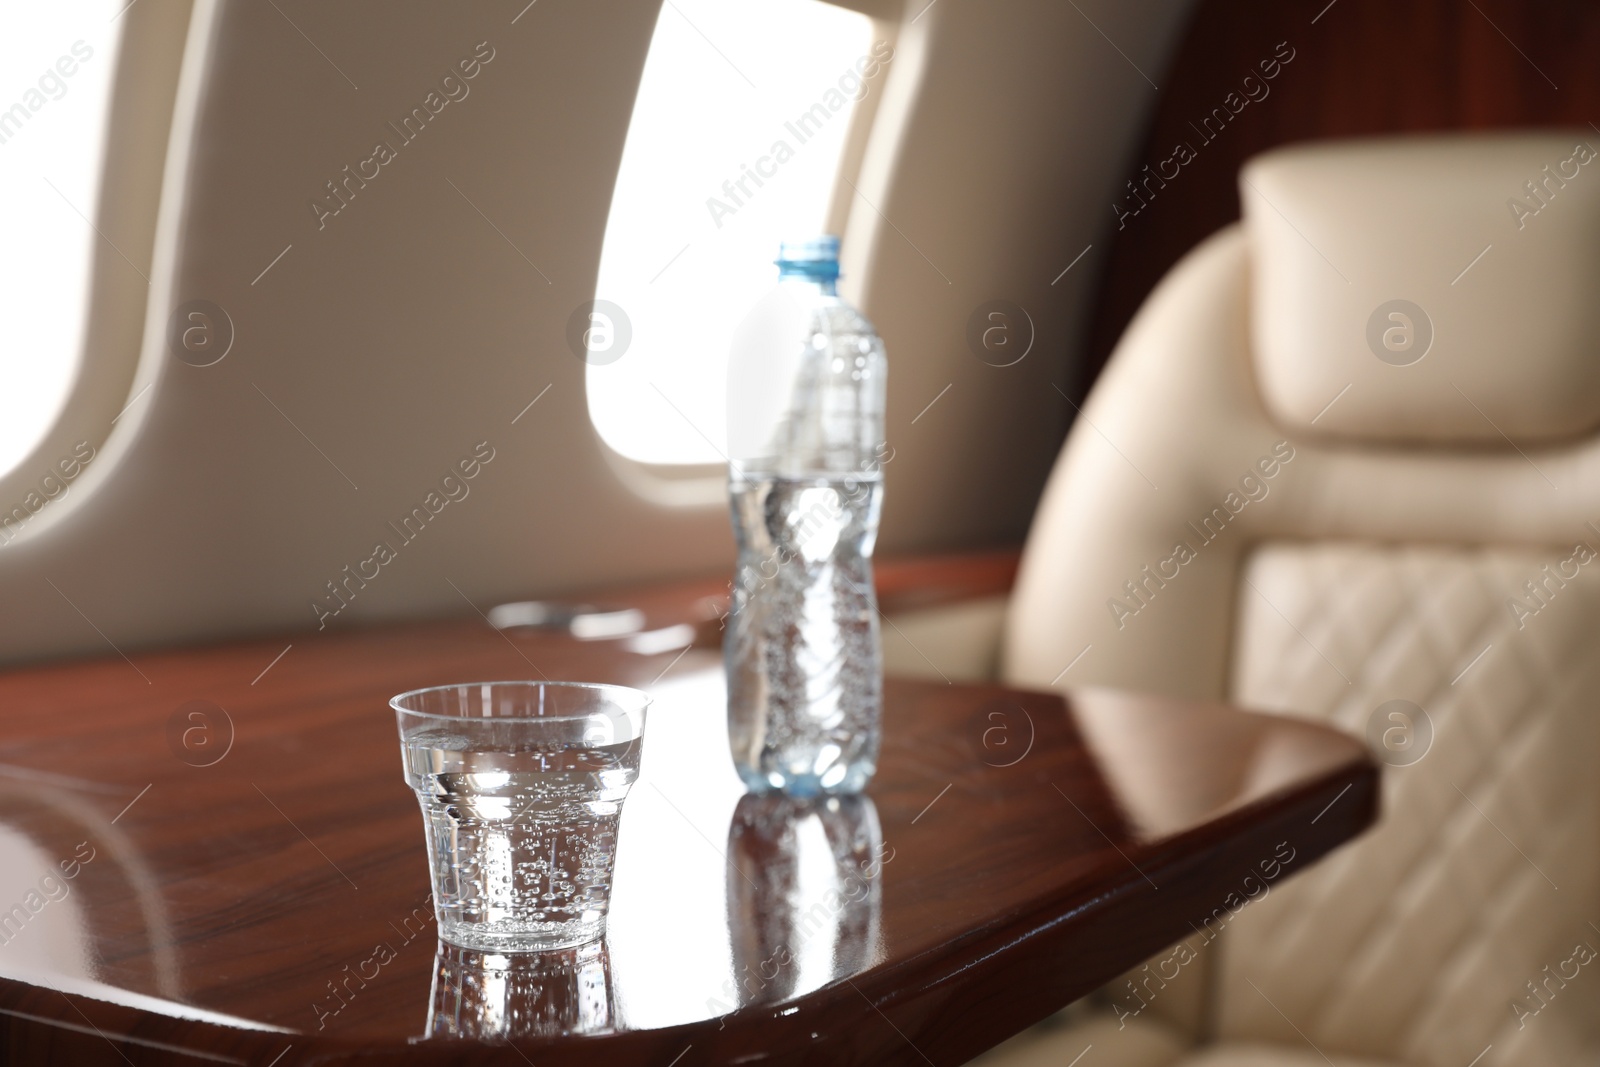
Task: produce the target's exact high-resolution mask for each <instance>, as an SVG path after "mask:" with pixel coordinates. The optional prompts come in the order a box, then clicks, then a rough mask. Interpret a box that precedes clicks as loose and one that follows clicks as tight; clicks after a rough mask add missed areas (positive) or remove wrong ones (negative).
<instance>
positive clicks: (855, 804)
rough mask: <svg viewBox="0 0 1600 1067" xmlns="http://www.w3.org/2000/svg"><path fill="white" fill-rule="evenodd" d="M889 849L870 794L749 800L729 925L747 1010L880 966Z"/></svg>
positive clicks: (738, 833) (737, 984) (740, 825)
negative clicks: (885, 877) (885, 865)
mask: <svg viewBox="0 0 1600 1067" xmlns="http://www.w3.org/2000/svg"><path fill="white" fill-rule="evenodd" d="M893 858H894V854H893V850H892V849H888V848H885V847H884V844H883V831H882V829H881V828H880V827H879V825H878V810H877V808H876V807H874V806H873V803H872V799H871V798H870V797H867V796H864V795H859V794H858V795H852V796H830V797H814V798H808V799H797V798H793V797H788V796H784V795H782V794H779V793H771V794H765V795H750V796H746V797H744V798H743V799H742V800H740V801H739V806H738V807H737V808H736V809H735V811H734V815H733V820H732V823H731V824H730V825H729V828H728V861H729V862H728V923H729V927H730V930H729V936H730V938H731V940H732V945H733V967H734V975H733V983H732V984H733V986H734V991H735V992H736V993H737V996H738V1004H739V1006H740V1007H744V1006H745V1005H747V1004H754V1003H767V1004H773V1003H778V1002H781V1001H784V1000H789V999H792V998H794V997H797V996H800V995H801V994H803V993H807V992H809V991H811V990H813V989H817V988H820V987H821V986H823V985H826V984H827V983H829V982H832V981H836V980H837V979H838V978H840V977H848V976H850V975H852V974H855V973H856V972H858V971H860V970H862V969H864V968H866V967H869V966H871V965H872V964H873V963H874V962H876V960H877V959H878V958H879V956H880V955H881V952H882V945H881V938H880V936H879V921H880V916H881V912H882V901H883V879H882V872H883V865H884V864H885V863H887V862H889V861H890V860H891V859H893Z"/></svg>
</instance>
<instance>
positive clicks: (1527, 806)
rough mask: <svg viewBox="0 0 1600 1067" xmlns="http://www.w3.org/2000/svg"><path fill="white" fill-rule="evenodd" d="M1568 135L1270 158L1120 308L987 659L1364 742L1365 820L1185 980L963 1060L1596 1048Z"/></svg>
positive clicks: (1010, 1064) (1366, 1061)
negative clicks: (1327, 727)
mask: <svg viewBox="0 0 1600 1067" xmlns="http://www.w3.org/2000/svg"><path fill="white" fill-rule="evenodd" d="M1593 145H1600V137H1596V136H1595V135H1594V134H1593V133H1592V131H1582V132H1576V133H1573V134H1570V135H1567V134H1548V133H1540V134H1525V135H1524V134H1518V135H1494V136H1482V135H1480V136H1451V137H1429V138H1412V139H1404V140H1381V141H1362V142H1319V143H1316V144H1312V145H1305V146H1296V147H1291V148H1287V149H1281V150H1277V151H1274V152H1271V153H1268V154H1266V155H1264V156H1261V157H1258V158H1256V159H1254V160H1253V161H1251V162H1250V163H1249V164H1248V165H1247V166H1246V167H1245V169H1244V170H1243V172H1242V174H1241V177H1240V195H1241V200H1242V202H1243V205H1244V217H1243V220H1242V222H1241V223H1240V224H1237V225H1235V226H1232V227H1229V228H1227V229H1225V230H1223V231H1222V232H1220V233H1218V234H1216V235H1215V236H1213V237H1212V238H1210V239H1209V240H1208V241H1206V242H1205V243H1204V244H1202V245H1201V246H1200V247H1198V248H1196V249H1195V250H1194V251H1193V252H1191V253H1190V254H1189V256H1188V257H1187V258H1186V259H1184V260H1183V261H1182V262H1181V263H1180V264H1179V265H1178V266H1177V267H1175V268H1174V269H1173V271H1172V272H1171V273H1170V274H1169V275H1168V277H1167V278H1166V279H1165V280H1164V281H1163V282H1162V283H1161V285H1160V286H1159V287H1158V288H1157V289H1156V291H1155V292H1154V293H1152V294H1151V296H1150V298H1149V299H1148V301H1147V302H1146V304H1145V306H1144V308H1143V309H1142V310H1141V311H1140V313H1139V315H1138V316H1137V318H1136V319H1135V320H1134V322H1133V323H1132V325H1131V326H1130V327H1129V329H1128V331H1127V333H1126V335H1125V336H1124V338H1123V339H1122V342H1121V343H1120V345H1119V347H1118V349H1117V351H1116V353H1115V355H1114V356H1113V358H1112V360H1111V362H1110V364H1109V365H1108V366H1107V369H1106V371H1105V374H1104V376H1103V377H1102V379H1101V380H1100V382H1099V383H1098V385H1097V386H1096V388H1095V389H1094V391H1093V393H1092V394H1091V396H1090V397H1089V399H1088V400H1087V402H1086V403H1085V404H1084V408H1083V414H1082V417H1081V418H1079V419H1078V421H1077V423H1076V425H1075V426H1074V428H1073V430H1072V433H1071V434H1070V436H1069V438H1068V441H1067V443H1066V445H1065V447H1064V449H1063V452H1062V455H1061V457H1060V459H1059V461H1058V462H1057V465H1056V468H1055V470H1054V473H1053V474H1052V476H1051V480H1050V482H1049V485H1048V487H1047V489H1046V491H1045V494H1044V497H1043V500H1042V503H1041V506H1040V509H1039V512H1038V515H1037V517H1036V519H1035V523H1034V528H1033V530H1032V532H1031V534H1030V537H1029V541H1028V545H1027V548H1026V551H1025V554H1024V558H1023V565H1022V571H1021V574H1020V576H1019V580H1018V585H1017V589H1016V592H1015V595H1014V597H1013V599H1012V603H1011V606H1010V609H1009V616H1008V619H1007V623H1006V639H1005V645H1004V653H1003V655H1004V658H1003V668H1002V669H1003V674H1004V677H1005V679H1006V680H1007V681H1008V682H1010V683H1013V684H1019V685H1026V686H1034V687H1045V686H1050V685H1052V684H1054V685H1058V686H1061V687H1064V688H1065V687H1070V686H1074V685H1088V684H1095V685H1114V686H1120V687H1124V688H1132V689H1142V690H1151V691H1158V692H1166V693H1172V694H1176V695H1181V696H1188V697H1198V698H1225V699H1230V700H1233V701H1235V702H1237V703H1240V704H1244V705H1248V706H1252V707H1257V708H1263V709H1268V710H1272V711H1276V712H1280V713H1282V714H1286V715H1297V716H1304V717H1308V718H1313V719H1317V720H1320V721H1323V722H1327V723H1330V724H1333V725H1335V726H1337V727H1340V728H1343V729H1345V730H1348V731H1350V732H1351V733H1353V734H1356V735H1358V736H1363V737H1366V738H1367V739H1368V741H1369V743H1371V744H1372V745H1373V746H1374V751H1375V753H1376V754H1377V755H1378V756H1379V757H1380V759H1382V760H1383V762H1384V764H1385V766H1384V811H1383V815H1382V817H1381V821H1380V823H1379V825H1378V826H1377V827H1376V828H1375V829H1374V830H1373V831H1372V832H1370V833H1369V834H1368V835H1366V836H1365V837H1363V838H1362V839H1360V840H1358V841H1357V842H1355V843H1353V844H1352V845H1350V846H1347V847H1346V848H1344V849H1342V850H1340V851H1339V852H1337V853H1335V854H1334V855H1333V856H1331V857H1329V858H1328V859H1326V860H1325V861H1323V862H1322V863H1321V864H1320V865H1319V866H1317V867H1316V868H1314V869H1311V870H1308V871H1306V872H1304V873H1302V874H1300V875H1299V876H1298V877H1296V878H1294V879H1291V880H1287V881H1286V882H1284V883H1283V884H1281V885H1280V886H1274V887H1273V888H1272V889H1271V891H1270V893H1269V894H1268V895H1267V896H1266V897H1265V898H1263V899H1260V900H1258V901H1256V902H1254V903H1251V904H1249V905H1248V906H1246V907H1244V908H1243V909H1241V910H1240V911H1239V912H1237V913H1236V914H1235V915H1234V916H1233V918H1232V919H1231V921H1230V922H1229V923H1228V925H1227V927H1226V929H1224V930H1222V931H1221V933H1220V934H1219V935H1217V936H1216V940H1215V942H1214V943H1209V942H1207V941H1205V939H1204V938H1202V937H1199V936H1197V937H1196V938H1195V939H1194V940H1193V941H1192V942H1191V943H1190V944H1191V947H1192V948H1193V950H1194V952H1195V954H1196V955H1197V957H1198V958H1199V960H1200V961H1201V962H1199V963H1198V964H1196V965H1193V966H1189V967H1185V968H1183V969H1182V971H1181V972H1179V973H1176V974H1175V975H1173V976H1171V977H1170V978H1169V979H1166V980H1163V979H1161V978H1158V979H1156V981H1155V984H1151V982H1150V980H1149V979H1150V976H1151V975H1152V974H1153V973H1154V971H1153V969H1152V970H1143V969H1141V971H1139V972H1135V974H1133V975H1130V976H1128V978H1127V979H1126V981H1123V982H1116V983H1113V984H1112V985H1111V986H1109V987H1107V989H1105V990H1103V991H1101V993H1099V994H1097V995H1096V996H1095V997H1094V998H1091V999H1092V1000H1093V1001H1094V1002H1095V1003H1097V1004H1098V1008H1097V1009H1096V1011H1095V1012H1092V1013H1091V1015H1090V1017H1089V1018H1087V1019H1084V1018H1078V1019H1077V1020H1076V1021H1073V1022H1069V1023H1067V1024H1065V1025H1057V1026H1054V1027H1052V1028H1049V1029H1036V1030H1035V1031H1030V1032H1028V1033H1026V1034H1024V1035H1021V1036H1019V1037H1018V1038H1017V1039H1015V1040H1014V1041H1013V1042H1011V1043H1008V1044H1007V1045H1004V1046H1001V1048H1000V1049H998V1050H995V1051H994V1052H992V1053H990V1054H988V1055H987V1056H985V1057H984V1058H983V1060H982V1062H983V1063H985V1064H991V1065H994V1067H1002V1065H1003V1067H1025V1065H1029V1064H1035V1063H1038V1064H1043V1063H1051V1064H1059V1065H1061V1067H1065V1065H1067V1064H1068V1063H1070V1062H1072V1060H1073V1057H1075V1056H1078V1055H1079V1054H1080V1052H1082V1050H1083V1049H1084V1047H1085V1046H1086V1045H1089V1044H1092V1045H1093V1052H1092V1053H1090V1054H1089V1055H1088V1057H1087V1058H1085V1059H1084V1061H1083V1067H1110V1065H1122V1067H1151V1065H1159V1067H1167V1065H1181V1067H1300V1065H1302V1064H1304V1065H1312V1064H1326V1063H1334V1064H1339V1065H1341V1067H1342V1065H1346V1064H1349V1065H1366V1067H1378V1065H1409V1067H1468V1065H1469V1064H1470V1065H1473V1067H1498V1065H1502V1064H1507V1065H1509V1064H1540V1065H1548V1067H1565V1065H1569V1064H1593V1063H1600V973H1595V972H1600V957H1597V950H1600V926H1596V925H1595V924H1596V923H1600V773H1597V771H1596V768H1595V764H1596V761H1597V760H1600V714H1597V709H1596V705H1597V703H1600V654H1597V653H1600V577H1597V576H1600V299H1597V296H1600V293H1597V289H1600V164H1596V162H1595V160H1596V155H1597V154H1596V151H1595V149H1594V148H1593V147H1591V146H1593ZM1080 656H1081V659H1078V657H1080ZM1075 659H1078V662H1076V663H1075V664H1074V665H1073V666H1072V667H1071V669H1070V670H1067V671H1066V672H1065V673H1063V668H1065V667H1067V666H1068V665H1069V664H1073V661H1074V660H1075ZM1219 903H1220V902H1219ZM1166 957H1167V954H1163V957H1161V958H1166ZM1152 968H1154V964H1152ZM1165 973H1167V972H1163V974H1165ZM1136 983H1137V984H1136ZM1074 1015H1075V1016H1081V1015H1082V1011H1081V1010H1078V1011H1075V1012H1074ZM1130 1033H1137V1034H1138V1036H1137V1037H1130ZM1152 1035H1153V1036H1152Z"/></svg>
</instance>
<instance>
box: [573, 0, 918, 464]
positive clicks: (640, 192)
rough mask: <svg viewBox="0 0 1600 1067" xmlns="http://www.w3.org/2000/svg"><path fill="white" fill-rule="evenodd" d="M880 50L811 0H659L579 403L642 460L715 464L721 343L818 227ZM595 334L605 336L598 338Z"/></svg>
mask: <svg viewBox="0 0 1600 1067" xmlns="http://www.w3.org/2000/svg"><path fill="white" fill-rule="evenodd" d="M891 58H892V53H891V51H890V49H889V47H888V45H887V44H886V43H875V42H874V41H873V38H872V22H871V20H870V19H868V18H867V17H866V16H865V15H860V14H857V13H855V12H852V11H846V10H844V9H842V8H838V7H834V6H832V5H829V4H824V3H821V2H819V0H667V2H666V3H664V4H663V5H662V8H661V15H660V18H659V20H658V21H657V23H656V30H655V37H654V38H653V39H652V40H651V43H650V53H649V56H648V58H647V59H646V61H645V67H644V75H643V79H642V81H641V82H640V85H639V96H638V100H637V102H636V103H635V104H634V109H633V120H632V123H631V124H630V125H629V127H628V140H627V143H626V146H625V148H624V150H623V154H622V168H621V170H620V172H619V173H618V175H617V186H616V193H615V196H614V198H613V200H612V204H611V217H610V220H609V221H608V223H607V225H606V235H605V243H604V246H603V247H602V249H601V257H600V278H599V284H598V286H597V291H596V293H595V297H596V299H597V301H609V302H610V303H611V304H614V305H616V306H617V307H619V308H621V309H622V312H623V313H625V314H626V316H627V319H628V326H629V327H631V338H627V339H626V344H627V347H626V349H625V350H623V349H622V347H621V345H622V344H623V342H624V331H623V330H622V329H621V327H620V324H619V323H618V322H616V321H614V320H615V316H614V315H609V314H607V310H608V309H607V308H606V306H605V305H604V304H601V305H599V306H598V307H597V309H596V312H597V316H596V317H594V318H592V319H591V320H590V321H591V326H590V331H589V334H590V341H589V344H590V366H589V369H588V393H589V415H590V417H591V418H592V419H593V420H594V424H595V427H596V428H597V429H598V430H599V432H600V435H601V437H603V438H604V439H605V441H606V443H607V444H609V445H610V446H611V447H612V448H614V449H615V450H616V451H618V452H620V453H622V454H623V455H625V456H628V457H630V458H632V459H637V460H643V461H645V462H647V463H664V464H665V463H674V464H687V463H718V462H721V461H722V449H723V442H724V439H725V423H726V421H727V418H726V415H725V413H724V411H723V403H724V397H725V394H726V389H725V386H724V377H725V375H726V373H727V363H728V345H729V342H730V340H731V338H732V335H733V329H734V327H735V326H736V325H738V323H739V321H740V320H741V319H742V318H743V317H744V315H745V313H746V312H747V311H748V310H749V308H750V307H751V305H753V304H754V303H755V302H756V301H757V300H758V299H759V298H760V297H761V295H762V294H763V293H764V292H766V290H767V289H768V288H769V287H770V286H772V285H773V284H775V283H776V281H777V274H776V268H774V267H773V265H772V261H773V258H774V257H775V256H776V254H777V250H778V241H779V240H780V239H782V238H784V237H789V236H796V235H798V236H809V235H812V234H815V233H820V232H822V231H823V229H824V227H825V225H826V222H827V212H828V204H829V200H830V197H831V195H832V193H833V188H834V183H835V180H836V179H837V177H838V173H839V163H840V158H841V155H842V153H843V150H844V145H845V140H846V135H847V134H848V132H849V128H850V124H851V118H852V115H853V112H854V108H855V106H856V102H857V100H858V99H862V98H864V97H865V96H866V94H868V93H875V92H879V91H881V87H882V84H883V81H884V79H885V78H886V77H887V67H888V63H889V61H890V60H891ZM608 346H611V347H610V348H609V350H608Z"/></svg>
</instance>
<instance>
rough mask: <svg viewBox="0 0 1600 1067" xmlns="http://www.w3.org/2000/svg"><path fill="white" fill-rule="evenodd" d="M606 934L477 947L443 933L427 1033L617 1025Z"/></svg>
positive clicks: (497, 1037)
mask: <svg viewBox="0 0 1600 1067" xmlns="http://www.w3.org/2000/svg"><path fill="white" fill-rule="evenodd" d="M613 1015H614V1011H613V1002H612V992H611V960H610V955H609V953H608V951H607V948H606V943H605V941H604V940H599V941H591V942H589V943H588V944H585V945H578V946H577V947H575V948H567V949H557V950H551V951H546V952H521V953H503V954H502V953H496V952H478V951H476V950H474V949H469V948H461V947H459V946H456V945H451V944H448V943H447V942H444V941H440V942H439V948H438V952H437V953H436V955H435V956H434V968H433V994H432V996H431V997H430V998H429V1003H428V1023H427V1029H426V1031H425V1032H424V1034H423V1038H424V1039H425V1040H426V1039H428V1038H446V1039H448V1038H468V1039H472V1040H478V1041H509V1040H511V1039H513V1038H527V1037H553V1036H557V1035H561V1034H592V1033H597V1032H600V1031H605V1030H610V1029H612V1027H613V1026H614V1025H615V1019H614V1018H613Z"/></svg>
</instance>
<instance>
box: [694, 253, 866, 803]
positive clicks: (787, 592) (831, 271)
mask: <svg viewBox="0 0 1600 1067" xmlns="http://www.w3.org/2000/svg"><path fill="white" fill-rule="evenodd" d="M777 263H778V278H779V280H778V285H777V287H776V288H775V289H774V290H773V291H772V292H771V293H769V294H768V295H767V296H766V297H764V298H763V299H762V300H761V301H760V302H759V303H758V304H757V305H756V307H755V309H754V310H752V311H751V313H750V315H749V316H748V317H747V318H746V319H745V321H744V322H743V323H742V324H741V325H740V326H739V328H738V330H737V331H736V332H735V334H734V341H733V352H732V355H731V358H730V364H729V371H728V443H729V452H728V456H729V470H728V496H729V500H730V505H731V509H732V513H733V533H734V537H735V539H736V541H737V542H738V550H739V557H738V564H737V568H736V573H735V576H734V581H733V608H732V611H731V613H730V615H729V619H728V627H727V633H726V634H725V635H724V639H723V660H724V665H725V667H726V670H727V674H728V736H729V741H730V744H731V746H732V749H733V762H734V765H735V766H736V767H737V768H738V770H739V775H740V777H741V778H743V779H744V783H745V787H746V788H748V789H750V790H751V791H753V792H771V791H774V790H782V791H783V792H786V793H789V794H791V795H794V796H810V795H813V794H816V793H853V792H857V791H859V790H860V789H862V788H863V787H864V786H865V785H866V784H867V781H868V780H869V779H870V778H871V777H872V774H873V772H874V771H875V770H876V769H877V764H878V743H879V737H880V732H881V726H880V720H881V713H882V698H883V657H882V651H881V648H880V645H879V638H878V601H877V596H876V594H875V593H874V592H873V586H872V548H873V544H874V543H875V541H876V540H877V535H878V515H879V510H880V508H881V506H882V499H883V475H882V469H881V468H882V462H883V458H884V456H885V455H886V453H887V449H886V447H885V445H884V433H883V409H884V377H885V372H886V370H887V365H886V361H885V359H884V353H883V342H882V341H880V340H879V339H878V336H877V334H876V333H874V332H873V329H872V324H871V323H869V322H868V321H867V320H866V318H865V317H863V316H862V314H861V313H860V312H859V311H857V310H855V309H854V308H852V307H851V306H850V305H849V304H847V303H845V302H844V301H843V300H841V299H840V298H839V295H838V292H837V288H836V282H837V280H838V277H839V240H838V238H836V237H820V238H813V239H811V240H806V241H799V242H785V243H784V244H783V245H782V247H781V248H780V250H779V254H778V260H777Z"/></svg>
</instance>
